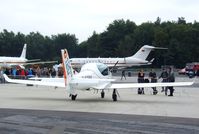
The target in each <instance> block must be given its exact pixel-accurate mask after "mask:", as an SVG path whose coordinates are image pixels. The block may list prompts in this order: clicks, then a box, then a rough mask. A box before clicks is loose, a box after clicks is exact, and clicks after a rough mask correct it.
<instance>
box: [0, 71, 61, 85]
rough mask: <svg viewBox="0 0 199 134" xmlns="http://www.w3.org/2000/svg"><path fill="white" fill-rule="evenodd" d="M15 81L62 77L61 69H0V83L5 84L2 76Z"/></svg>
mask: <svg viewBox="0 0 199 134" xmlns="http://www.w3.org/2000/svg"><path fill="white" fill-rule="evenodd" d="M4 73H5V74H6V75H8V76H9V77H11V78H15V79H27V78H30V77H52V78H53V77H63V70H62V68H57V69H56V68H47V67H44V68H40V67H37V68H28V69H22V68H0V82H1V83H5V80H4V78H3V74H4Z"/></svg>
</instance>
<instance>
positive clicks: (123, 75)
mask: <svg viewBox="0 0 199 134" xmlns="http://www.w3.org/2000/svg"><path fill="white" fill-rule="evenodd" d="M123 77H124V78H125V80H126V75H125V70H122V76H121V80H122V79H123Z"/></svg>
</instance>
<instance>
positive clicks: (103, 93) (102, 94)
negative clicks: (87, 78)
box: [101, 90, 105, 98]
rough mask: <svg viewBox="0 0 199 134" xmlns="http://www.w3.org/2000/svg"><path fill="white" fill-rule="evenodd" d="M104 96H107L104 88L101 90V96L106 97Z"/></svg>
mask: <svg viewBox="0 0 199 134" xmlns="http://www.w3.org/2000/svg"><path fill="white" fill-rule="evenodd" d="M104 96H105V92H104V90H102V92H101V98H104Z"/></svg>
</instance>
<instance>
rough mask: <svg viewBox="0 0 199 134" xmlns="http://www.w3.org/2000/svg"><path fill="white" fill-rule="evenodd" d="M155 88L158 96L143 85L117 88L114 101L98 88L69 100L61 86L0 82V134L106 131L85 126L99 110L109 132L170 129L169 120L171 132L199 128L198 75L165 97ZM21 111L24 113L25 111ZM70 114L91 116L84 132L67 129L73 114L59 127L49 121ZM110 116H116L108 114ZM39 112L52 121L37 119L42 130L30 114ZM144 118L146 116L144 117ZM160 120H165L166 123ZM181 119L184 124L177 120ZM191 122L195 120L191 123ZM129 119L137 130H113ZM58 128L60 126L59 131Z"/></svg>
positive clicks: (81, 92)
mask: <svg viewBox="0 0 199 134" xmlns="http://www.w3.org/2000/svg"><path fill="white" fill-rule="evenodd" d="M115 78H116V79H117V82H136V81H137V79H136V77H127V80H122V81H121V80H120V77H115ZM193 80H194V79H189V78H187V77H177V78H176V81H193ZM158 91H159V92H158V94H157V95H153V94H152V89H151V88H145V95H138V94H137V89H122V90H118V92H119V96H120V97H118V101H116V102H113V101H112V91H111V90H108V91H105V98H103V99H102V98H101V96H100V91H96V90H91V91H79V92H78V96H77V98H76V100H75V101H72V100H71V98H70V97H69V95H68V94H67V93H66V91H65V89H63V88H53V87H44V86H26V85H20V84H8V83H6V84H0V113H1V114H0V116H1V118H0V133H1V134H2V133H27V132H29V133H42V134H43V133H52V132H53V131H54V132H56V133H106V132H105V131H103V130H104V129H103V128H101V129H99V131H96V132H94V131H93V130H96V128H93V129H92V131H90V130H89V129H88V128H90V126H89V125H92V124H93V126H95V127H97V126H98V125H99V124H96V123H99V122H98V121H99V119H97V117H98V116H99V115H100V116H102V117H103V119H104V120H106V119H107V120H106V121H105V122H106V123H107V122H109V121H110V120H111V121H112V123H110V124H109V125H108V126H109V127H110V129H113V131H110V132H109V133H112V132H113V133H114V132H115V133H117V132H118V133H171V131H172V129H171V130H167V129H166V128H165V126H166V127H169V126H173V122H174V121H175V123H174V124H175V127H174V128H173V131H176V133H187V132H189V133H199V79H198V78H197V79H195V83H194V85H192V86H190V87H175V92H174V96H173V97H169V96H165V95H164V93H161V88H158ZM41 111H42V112H41ZM8 113H10V114H8ZM26 113H29V114H28V115H26ZM49 113H53V115H54V116H53V118H50V115H49V116H48V114H49ZM72 113H74V114H73V117H79V115H82V113H83V115H86V116H85V117H84V116H83V117H80V122H81V120H82V121H84V120H87V118H90V117H89V115H91V117H93V118H92V119H91V120H90V122H89V120H87V121H88V122H89V123H88V122H87V124H89V125H88V126H85V128H83V130H85V129H86V128H87V129H88V131H87V129H86V130H85V131H83V130H82V129H81V130H79V131H78V129H77V128H78V127H77V126H79V125H80V124H79V125H73V128H71V131H70V132H69V131H68V130H69V129H66V128H67V127H66V124H67V123H69V124H70V122H72V119H71V118H70V117H72V116H69V117H67V118H66V120H68V119H70V122H67V123H66V122H65V123H66V124H65V123H64V124H62V125H63V126H61V127H60V128H59V127H58V128H56V127H55V126H57V125H55V126H54V125H53V122H56V123H58V122H60V121H61V122H63V120H62V118H61V117H62V116H61V115H62V114H63V115H65V116H66V115H68V114H69V115H71V114H72ZM3 115H7V116H3ZM45 115H46V116H45ZM55 115H56V116H55ZM59 115H60V116H59ZM110 115H111V116H110ZM113 115H115V116H116V117H113V118H112V116H113ZM40 116H45V117H46V118H47V117H48V119H46V120H48V121H49V122H50V124H51V125H50V124H49V125H47V124H48V123H47V124H45V123H44V124H45V125H44V124H42V125H43V128H42V127H41V126H40V127H41V131H39V129H38V126H37V125H36V124H34V119H35V120H36V119H37V118H38V120H39V117H40ZM104 117H106V118H104ZM119 117H120V118H121V119H120V120H117V119H116V118H119ZM144 118H146V119H148V120H144ZM168 119H169V120H168ZM24 120H25V123H24ZM46 120H45V121H46ZM55 120H56V121H55ZM66 120H64V121H66ZM135 120H136V121H135ZM48 121H47V122H48ZM95 121H96V122H95ZM164 121H168V122H166V124H165V122H164ZM11 122H12V123H13V122H14V123H16V122H17V123H18V124H17V123H16V124H12V125H15V127H14V128H15V129H14V130H13V128H12V127H13V126H12V125H11V126H10V123H11ZM155 122H156V123H155ZM157 122H159V123H157ZM182 122H183V124H181V123H182ZM190 122H193V123H194V124H190ZM56 123H55V124H56ZM72 123H74V122H72ZM129 123H130V124H131V125H132V124H134V125H135V124H136V125H137V127H136V128H134V130H136V131H133V130H132V126H131V127H130V126H129V128H126V129H125V130H124V131H121V132H120V131H117V129H120V130H121V129H122V128H123V127H122V126H123V125H127V126H128V125H129ZM151 123H152V124H151ZM154 123H155V124H154ZM161 123H163V124H161ZM27 124H29V125H30V124H31V125H33V126H34V127H33V128H29V129H27ZM58 124H59V123H58ZM114 124H117V125H119V126H118V128H115V127H114ZM29 125H28V126H29ZM143 125H144V126H145V127H143V128H142V129H141V128H140V127H141V126H143ZM151 125H152V126H151ZM58 126H59V125H58ZM155 126H160V128H162V129H161V130H162V131H161V130H159V128H157V129H155V128H153V129H149V127H155ZM29 127H30V126H29ZM54 127H55V128H54ZM71 127H72V126H71ZM19 128H20V129H19ZM21 128H23V129H21ZM80 128H81V127H80ZM180 128H183V130H184V131H183V132H182V131H181V129H180ZM32 129H33V130H34V129H37V130H38V131H33V130H32ZM143 129H144V130H143ZM30 130H31V131H30ZM60 130H62V131H61V132H59V131H60ZM145 130H146V131H145ZM107 132H108V130H107Z"/></svg>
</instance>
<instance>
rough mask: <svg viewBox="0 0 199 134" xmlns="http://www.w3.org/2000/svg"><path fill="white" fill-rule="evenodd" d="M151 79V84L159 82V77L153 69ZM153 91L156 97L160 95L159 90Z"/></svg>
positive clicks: (150, 74) (150, 73)
mask: <svg viewBox="0 0 199 134" xmlns="http://www.w3.org/2000/svg"><path fill="white" fill-rule="evenodd" d="M149 78H150V79H151V83H156V82H157V76H156V73H155V71H154V70H153V69H151V72H149ZM152 89H153V95H156V94H157V93H158V90H157V89H156V87H152Z"/></svg>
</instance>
